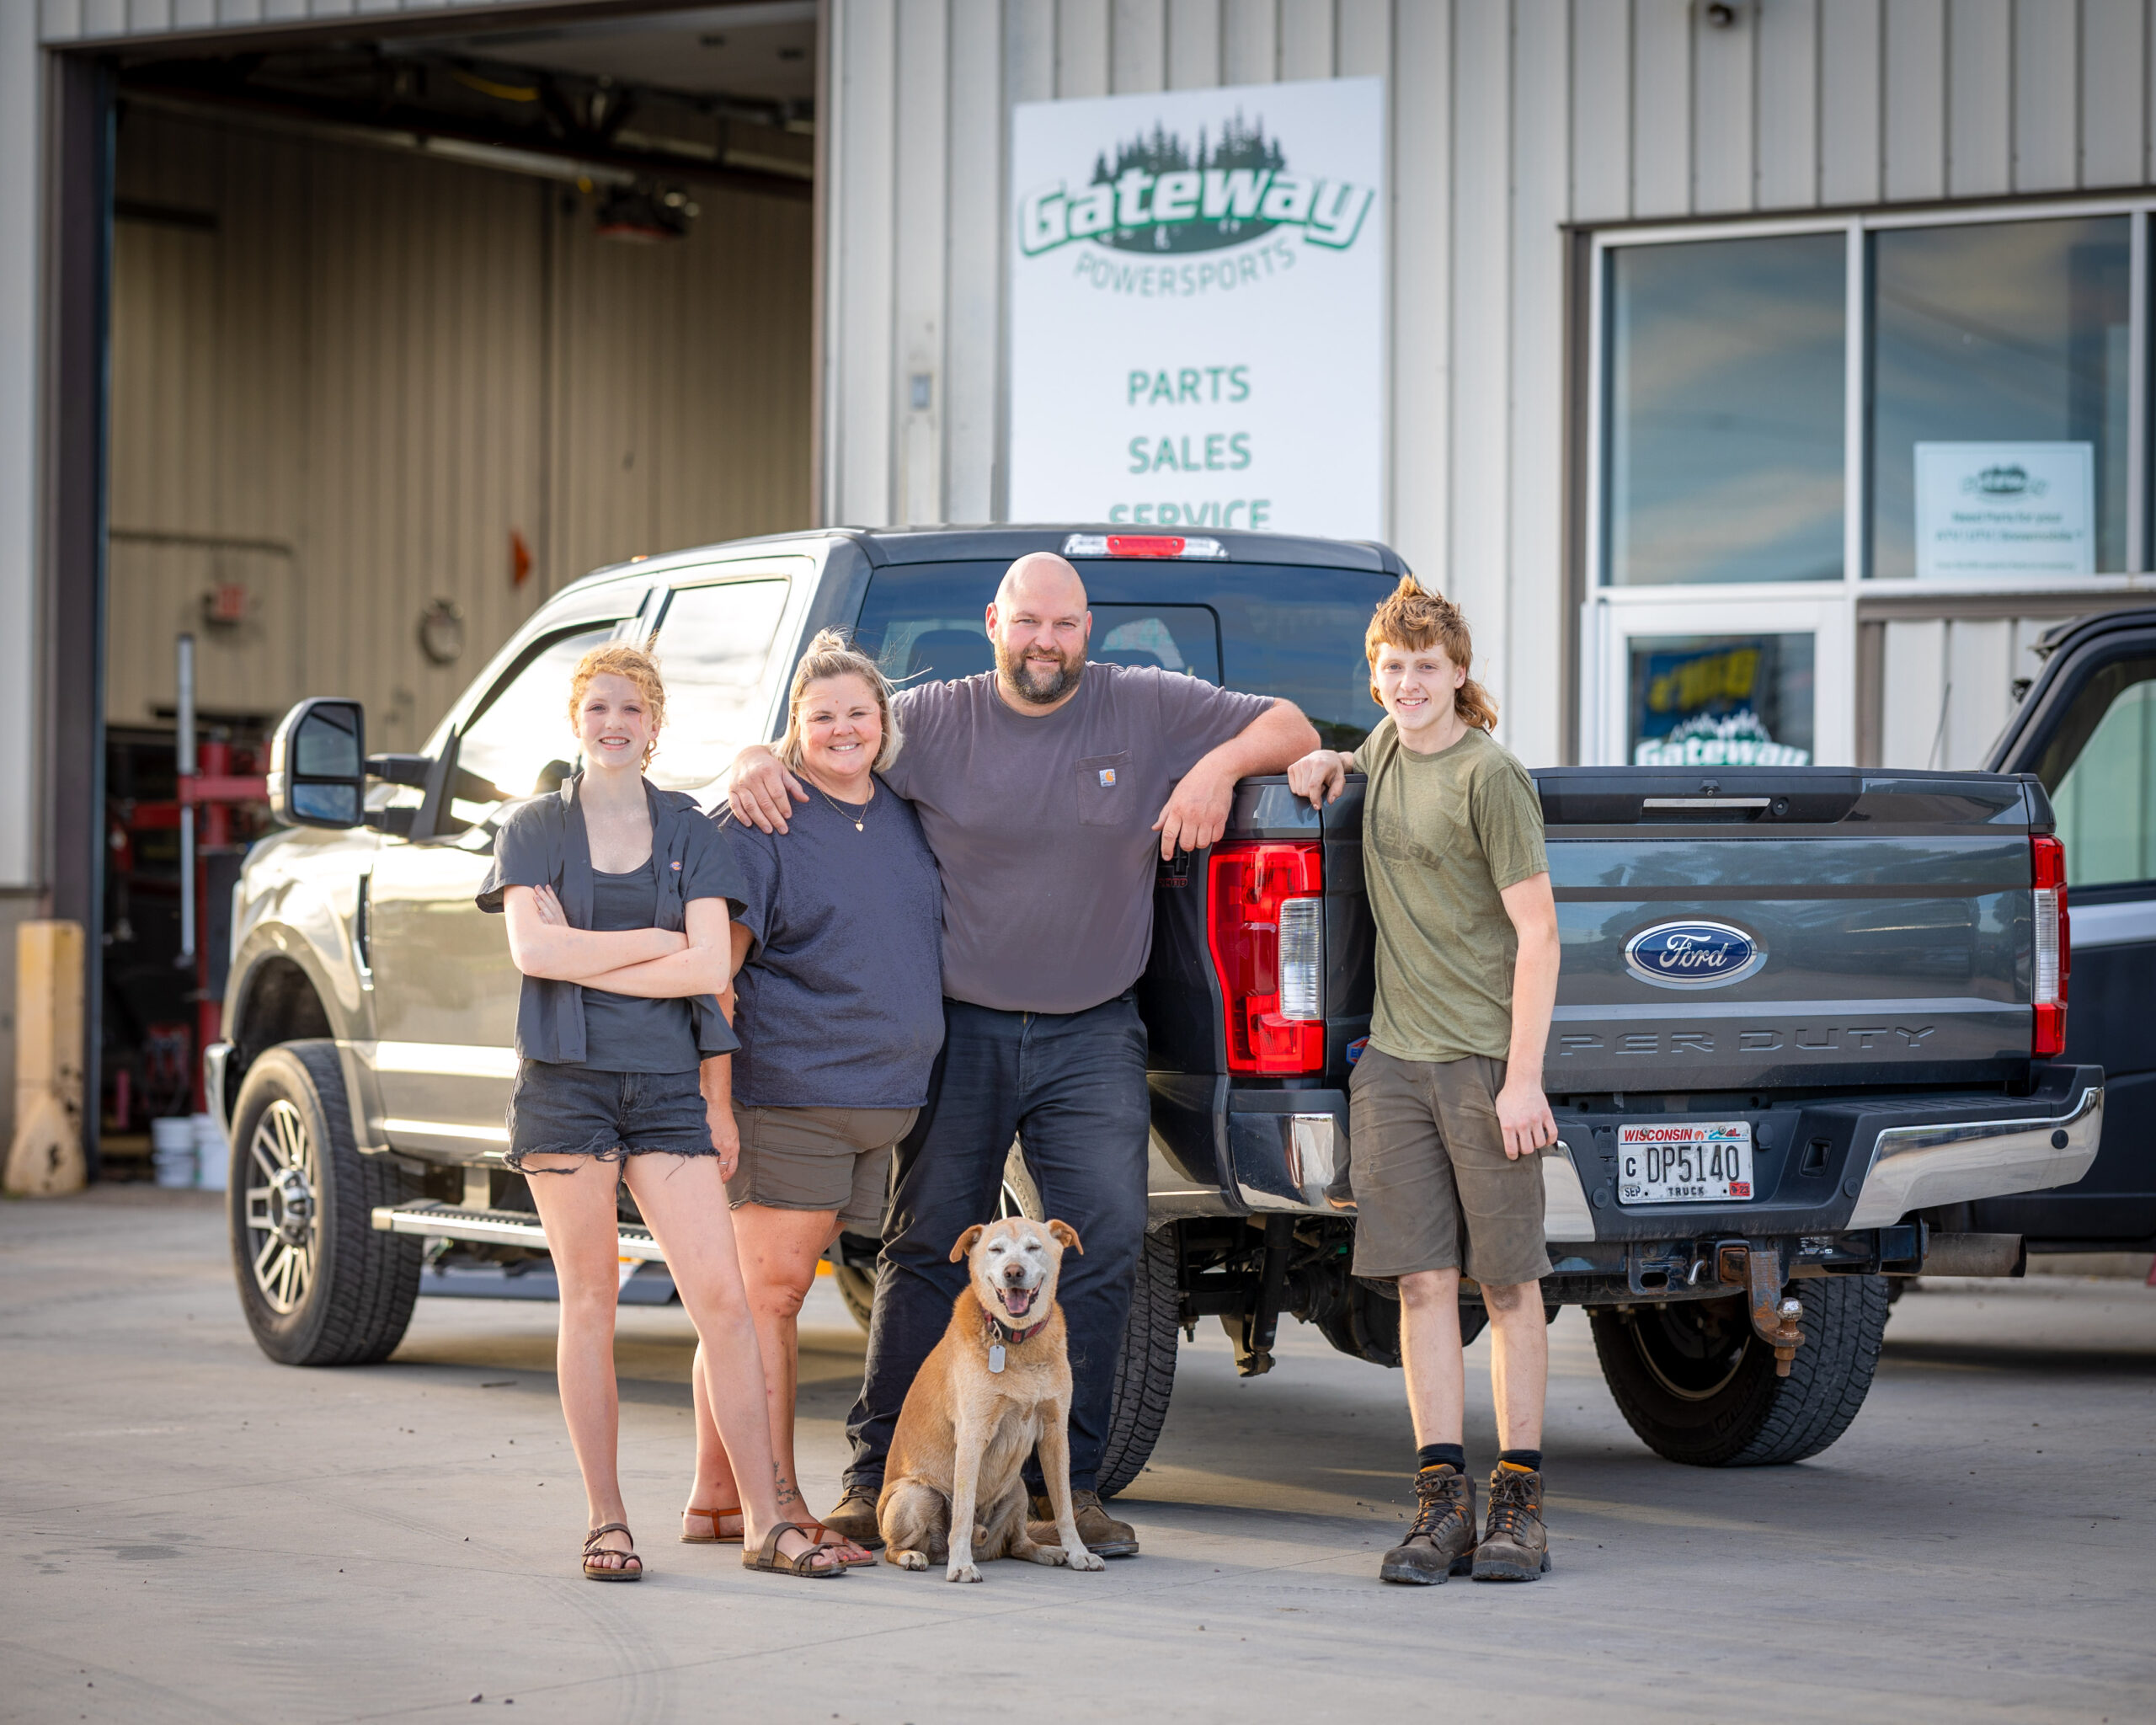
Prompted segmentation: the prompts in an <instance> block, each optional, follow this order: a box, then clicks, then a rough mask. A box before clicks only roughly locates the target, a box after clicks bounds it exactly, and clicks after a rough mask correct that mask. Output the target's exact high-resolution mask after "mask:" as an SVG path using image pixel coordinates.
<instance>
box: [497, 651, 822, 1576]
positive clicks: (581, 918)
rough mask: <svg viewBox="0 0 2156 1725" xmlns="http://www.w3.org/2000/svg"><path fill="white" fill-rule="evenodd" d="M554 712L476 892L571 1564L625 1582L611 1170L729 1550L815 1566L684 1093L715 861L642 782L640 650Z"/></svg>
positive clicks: (611, 654) (714, 925)
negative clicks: (562, 744) (500, 1023)
mask: <svg viewBox="0 0 2156 1725" xmlns="http://www.w3.org/2000/svg"><path fill="white" fill-rule="evenodd" d="M568 711H569V724H570V726H571V728H572V729H574V732H575V734H576V739H577V743H578V745H579V748H580V749H581V750H582V753H583V758H584V766H583V770H582V771H580V772H577V773H576V774H574V776H573V777H571V778H570V779H569V780H568V782H567V783H565V784H564V785H563V787H562V788H561V790H560V792H559V793H558V794H555V795H552V796H546V797H539V798H533V799H532V800H531V801H530V802H528V803H525V804H520V805H519V806H517V807H516V808H515V809H513V810H512V811H511V812H510V816H509V819H508V820H507V821H506V823H505V824H504V826H503V828H502V830H501V832H500V834H499V836H498V838H497V840H496V842H495V847H494V867H493V868H492V869H491V870H490V871H489V872H488V876H487V879H486V882H485V884H484V885H483V887H482V888H481V889H480V892H479V895H478V901H479V905H480V908H481V909H482V910H485V911H501V912H504V913H505V915H506V916H507V920H508V924H509V947H510V956H511V958H512V959H515V964H516V968H517V969H519V970H520V971H522V972H523V973H524V984H523V991H522V995H521V997H520V1000H519V1001H518V1005H517V1015H516V1051H517V1055H518V1062H517V1077H516V1087H515V1091H514V1092H513V1093H512V1095H511V1098H510V1118H509V1129H510V1149H509V1155H508V1157H507V1160H508V1162H509V1165H510V1167H513V1168H515V1169H516V1170H518V1171H519V1172H521V1173H523V1174H524V1175H526V1177H527V1178H528V1179H529V1180H530V1182H531V1194H532V1197H533V1199H534V1200H535V1202H536V1204H537V1205H538V1210H539V1219H540V1220H541V1221H542V1223H543V1224H544V1225H545V1227H546V1230H547V1247H548V1249H549V1250H550V1251H551V1252H552V1254H553V1259H554V1271H555V1274H556V1276H557V1277H558V1279H559V1282H560V1286H561V1334H560V1340H559V1342H558V1348H557V1355H556V1359H557V1371H558V1378H559V1381H560V1386H561V1394H562V1411H563V1415H564V1416H565V1417H566V1418H567V1420H568V1429H569V1442H570V1444H571V1445H572V1446H573V1447H574V1450H575V1451H576V1458H577V1466H579V1468H580V1469H581V1470H582V1471H583V1475H584V1497H585V1499H586V1503H587V1507H588V1509H589V1510H590V1531H589V1533H588V1534H587V1535H586V1536H585V1539H584V1557H583V1564H582V1567H583V1571H584V1575H585V1576H586V1577H587V1578H589V1579H590V1580H593V1581H639V1580H641V1579H643V1559H642V1558H640V1557H638V1556H637V1554H636V1551H635V1549H634V1542H633V1541H632V1539H631V1537H630V1534H629V1530H628V1525H627V1521H628V1516H627V1510H626V1509H624V1507H623V1505H622V1488H621V1482H620V1480H619V1478H618V1477H617V1475H616V1445H617V1443H618V1440H619V1436H620V1412H619V1401H618V1397H617V1393H616V1385H615V1381H614V1311H615V1302H616V1295H617V1293H618V1290H619V1281H618V1279H617V1276H616V1263H617V1259H618V1238H619V1236H617V1234H616V1210H615V1206H616V1188H617V1187H618V1185H619V1184H620V1183H621V1182H622V1180H625V1179H626V1180H627V1183H628V1187H629V1190H630V1192H631V1193H632V1194H634V1195H635V1198H636V1201H637V1209H638V1211H639V1212H640V1213H641V1215H643V1220H644V1221H645V1222H646V1223H647V1224H648V1226H649V1227H650V1229H651V1231H652V1235H653V1236H654V1238H655V1239H656V1240H657V1241H658V1242H659V1247H660V1249H661V1250H662V1251H663V1252H664V1253H665V1256H666V1266H667V1268H668V1270H669V1271H670V1273H671V1274H672V1275H673V1278H674V1285H675V1288H676V1289H678V1290H680V1295H681V1303H682V1304H683V1306H686V1308H687V1309H688V1313H689V1316H690V1319H691V1322H693V1323H694V1324H695V1325H696V1335H697V1338H698V1339H697V1348H696V1376H697V1381H696V1405H697V1407H698V1408H699V1409H705V1408H708V1409H710V1410H711V1411H712V1414H713V1415H714V1416H715V1418H716V1419H717V1421H718V1429H719V1431H720V1432H721V1433H722V1434H723V1441H724V1442H725V1443H726V1444H727V1445H729V1446H730V1447H731V1449H732V1451H733V1453H734V1455H735V1456H736V1457H737V1458H738V1459H739V1464H740V1474H741V1477H743V1478H744V1479H746V1480H747V1481H748V1482H750V1487H749V1489H748V1491H747V1492H746V1493H745V1494H744V1512H743V1513H744V1516H745V1517H746V1535H747V1538H748V1539H749V1541H750V1542H751V1543H752V1544H753V1545H754V1546H755V1555H754V1556H753V1557H751V1556H748V1555H747V1554H745V1553H744V1562H746V1563H747V1564H748V1566H749V1567H752V1568H756V1569H762V1570H766V1571H772V1572H776V1573H782V1574H787V1575H798V1576H813V1577H819V1578H829V1577H832V1576H835V1575H838V1574H841V1573H843V1572H842V1570H841V1567H840V1566H839V1563H838V1560H837V1558H836V1557H835V1555H834V1554H833V1553H832V1552H831V1551H830V1550H828V1549H826V1548H825V1547H824V1546H820V1545H819V1544H818V1543H816V1542H815V1541H814V1540H812V1539H810V1538H809V1537H808V1536H807V1535H803V1533H802V1532H801V1530H799V1529H798V1527H797V1526H795V1525H794V1524H793V1522H792V1520H791V1519H789V1518H787V1516H786V1515H784V1514H782V1512H781V1509H780V1507H779V1503H778V1500H777V1498H776V1495H775V1493H774V1492H773V1490H772V1487H771V1440H770V1437H769V1435H768V1434H767V1432H766V1429H765V1422H764V1418H763V1403H764V1396H763V1390H764V1370H763V1361H762V1359H761V1357H760V1354H758V1352H757V1343H756V1332H755V1326H754V1325H753V1323H752V1322H750V1315H749V1305H748V1300H747V1296H746V1295H745V1294H744V1290H743V1288H742V1283H741V1270H740V1266H739V1262H738V1261H737V1258H736V1256H735V1248H734V1231H733V1229H732V1228H731V1227H730V1226H728V1222H727V1215H726V1190H725V1187H724V1185H723V1172H724V1169H723V1152H722V1151H721V1150H720V1148H719V1147H718V1146H716V1145H714V1144H713V1143H712V1136H711V1130H710V1128H709V1126H708V1125H707V1124H706V1121H705V1117H704V1108H703V1103H702V1097H701V1096H700V1094H699V1092H698V1089H697V1067H698V1064H699V1062H700V1061H701V1060H702V1059H703V1058H704V1056H706V1055H712V1054H718V1053H721V1052H723V1051H726V1050H728V1049H733V1048H734V1047H735V1046H736V1044H735V1042H734V1037H733V1034H732V1033H731V1032H729V1031H728V1028H727V1027H726V1023H725V1020H724V1018H723V1017H722V1016H721V1014H720V1012H719V1010H718V999H717V996H718V995H720V994H722V993H723V992H724V991H725V990H726V988H727V985H728V976H729V974H730V971H731V968H732V966H731V961H730V951H731V948H730V946H729V939H728V927H729V921H728V911H729V909H730V907H731V905H732V903H734V902H735V901H737V900H738V898H739V892H738V889H737V886H736V883H735V880H734V871H733V869H732V868H731V867H730V866H729V864H728V859H727V856H726V853H725V851H724V850H723V847H722V846H720V845H719V844H718V841H717V838H716V836H715V835H714V834H713V832H712V829H711V825H710V823H708V822H707V821H706V820H704V819H703V817H702V815H701V814H699V813H698V812H697V809H696V804H695V803H694V801H693V800H692V799H691V798H687V797H685V796H681V795H679V794H676V793H670V792H666V791H662V790H660V789H659V788H657V787H656V786H654V785H652V784H649V783H648V782H646V780H645V778H644V776H643V769H644V766H646V764H647V763H648V761H650V759H651V752H652V750H653V748H654V746H655V745H656V744H657V742H658V740H659V728H660V726H661V725H662V724H664V720H665V713H666V692H665V689H664V686H663V685H662V684H661V682H660V681H659V669H658V667H657V666H656V665H654V663H653V662H652V660H651V659H650V657H649V656H648V654H644V653H643V652H641V651H639V650H638V649H636V648H633V647H627V646H606V647H597V648H594V649H592V650H591V651H590V653H587V654H584V658H583V659H582V660H580V661H579V663H578V665H577V667H576V670H575V672H574V674H573V676H571V678H570V682H569V709H568Z"/></svg>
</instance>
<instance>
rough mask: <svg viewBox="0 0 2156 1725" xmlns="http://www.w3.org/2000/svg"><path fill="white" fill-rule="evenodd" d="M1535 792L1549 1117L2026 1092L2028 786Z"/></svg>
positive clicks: (1977, 781) (1757, 780)
mask: <svg viewBox="0 0 2156 1725" xmlns="http://www.w3.org/2000/svg"><path fill="white" fill-rule="evenodd" d="M1535 778H1536V782H1537V784H1538V786H1539V788H1540V790H1541V793H1542V799H1543V809H1544V814H1545V821H1546V824H1547V827H1548V833H1549V840H1550V876H1551V880H1552V884H1553V885H1554V887H1555V889H1556V898H1557V911H1558V920H1559V925H1560V927H1561V932H1562V938H1563V942H1564V968H1563V970H1562V973H1561V979H1560V982H1559V985H1558V1005H1557V1011H1556V1022H1555V1023H1553V1025H1552V1027H1551V1030H1550V1048H1549V1055H1548V1058H1547V1061H1546V1067H1545V1086H1546V1087H1547V1088H1548V1089H1549V1090H1550V1092H1551V1093H1552V1095H1557V1094H1561V1093H1566V1092H1582V1091H1588V1092H1605V1091H1626V1090H1636V1091H1643V1092H1686V1091H1694V1090H1701V1091H1710V1090H1711V1091H1732V1090H1740V1089H1745V1088H1749V1087H1758V1088H1763V1089H1764V1088H1777V1089H1779V1088H1785V1087H1798V1086H1801V1087H1812V1086H1819V1085H1844V1084H1863V1085H1866V1086H1875V1085H1903V1084H1909V1085H1917V1084H1922V1085H1967V1084H1972V1083H1973V1084H1992V1083H2002V1082H2008V1081H2013V1080H2015V1079H2016V1078H2021V1077H2025V1076H2026V1074H2027V1072H2028V1070H2029V1060H2030V1040H2031V1006H2030V1001H2031V966H2032V962H2033V951H2034V942H2035V934H2034V926H2033V911H2034V899H2033V895H2032V889H2031V882H2032V876H2031V849H2030V838H2031V833H2032V831H2045V830H2048V829H2049V826H2050V809H2049V807H2048V805H2047V804H2046V803H2045V801H2044V798H2043V793H2042V791H2041V788H2039V787H2037V786H2036V785H2035V784H2034V783H2033V782H2029V781H2026V780H2021V779H2015V778H2009V777H1999V776H1995V775H1991V774H1983V773H1937V774H1929V775H1924V776H1921V777H1917V776H1912V775H1908V774H1897V773H1883V772H1854V771H1841V770H1836V769H1806V768H1779V769H1772V770H1756V771H1751V772H1715V773H1712V774H1710V776H1708V777H1702V776H1701V775H1700V773H1698V772H1690V773H1672V772H1666V771H1655V770H1647V769H1625V768H1614V769H1593V770H1588V769H1578V768H1572V769H1559V770H1554V771H1545V772H1538V773H1537V774H1536V775H1535Z"/></svg>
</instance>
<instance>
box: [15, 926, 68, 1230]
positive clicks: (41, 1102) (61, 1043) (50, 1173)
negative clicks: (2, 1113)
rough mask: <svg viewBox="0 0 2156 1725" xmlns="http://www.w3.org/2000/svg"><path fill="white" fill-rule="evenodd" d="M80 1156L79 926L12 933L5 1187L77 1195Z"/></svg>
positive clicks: (36, 1194)
mask: <svg viewBox="0 0 2156 1725" xmlns="http://www.w3.org/2000/svg"><path fill="white" fill-rule="evenodd" d="M86 1178H87V1169H86V1167H85V1164H84V1162H83V925H82V924H81V923H79V922H61V921H54V922H25V923H23V924H22V925H20V927H18V928H17V929H16V931H15V1141H14V1143H13V1145H12V1146H9V1148H8V1168H7V1175H6V1186H7V1189H8V1192H9V1193H10V1194H13V1195H15V1196H17V1197H26V1198H52V1197H56V1196H57V1195H58V1194H61V1193H63V1192H79V1191H80V1190H81V1189H82V1188H83V1183H84V1181H85V1179H86Z"/></svg>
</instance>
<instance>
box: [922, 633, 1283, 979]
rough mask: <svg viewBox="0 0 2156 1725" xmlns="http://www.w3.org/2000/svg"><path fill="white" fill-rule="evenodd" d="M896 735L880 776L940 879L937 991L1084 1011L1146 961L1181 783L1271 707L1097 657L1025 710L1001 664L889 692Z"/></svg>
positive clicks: (1260, 699)
mask: <svg viewBox="0 0 2156 1725" xmlns="http://www.w3.org/2000/svg"><path fill="white" fill-rule="evenodd" d="M898 704H899V717H900V719H901V721H902V722H903V724H905V736H906V741H905V750H903V751H902V752H901V753H900V754H899V758H898V759H897V761H894V762H893V763H892V765H891V767H890V769H889V771H888V772H885V774H884V775H883V777H884V779H885V782H887V783H889V785H890V787H891V788H892V789H893V790H894V791H896V792H897V793H899V795H900V796H902V797H905V798H909V799H910V801H911V802H912V803H913V804H914V807H915V809H917V810H918V811H919V813H920V815H921V830H922V831H923V832H924V833H926V835H927V837H928V846H929V848H930V849H931V851H933V852H935V853H936V861H937V865H938V866H939V867H940V868H942V874H943V992H944V993H945V994H947V995H949V996H951V997H952V998H953V999H954V1000H961V1001H971V1002H972V1003H973V1004H974V1005H975V1006H981V1007H995V1008H996V1009H997V1010H999V1011H1002V1012H1084V1011H1086V1009H1087V1008H1088V1007H1097V1006H1098V1005H1100V1004H1101V1002H1102V1001H1110V1000H1113V999H1114V998H1115V997H1116V996H1118V995H1119V994H1121V993H1122V992H1123V991H1124V990H1125V989H1127V988H1129V986H1130V985H1131V984H1132V983H1134V982H1135V981H1137V980H1138V978H1139V975H1140V974H1141V973H1142V972H1143V971H1144V970H1145V959H1146V956H1147V953H1149V951H1150V948H1151V946H1152V942H1153V876H1154V873H1155V868H1156V867H1157V865H1158V863H1159V860H1160V846H1161V836H1160V835H1159V834H1158V833H1156V832H1155V831H1154V830H1152V826H1153V822H1154V821H1155V820H1156V819H1158V818H1159V815H1160V813H1161V804H1164V803H1166V801H1167V800H1168V793H1170V791H1171V790H1172V789H1173V788H1174V787H1175V783H1176V781H1177V780H1178V779H1180V778H1181V777H1182V776H1183V775H1184V774H1185V773H1187V772H1189V771H1190V769H1191V768H1192V767H1193V766H1196V765H1197V764H1198V759H1199V757H1200V756H1203V755H1205V754H1207V753H1209V752H1210V751H1211V750H1214V749H1216V748H1218V747H1219V745H1221V744H1223V743H1225V742H1226V741H1228V740H1229V739H1230V738H1231V737H1234V736H1235V735H1236V734H1239V733H1240V732H1241V731H1242V730H1243V729H1245V728H1246V727H1247V726H1248V725H1249V724H1250V723H1251V720H1253V719H1255V718H1257V716H1258V715H1259V714H1260V713H1263V712H1265V711H1266V710H1267V708H1269V707H1271V706H1272V705H1273V702H1272V698H1271V697H1269V696H1265V695H1243V694H1237V693H1235V692H1233V691H1231V690H1228V689H1220V688H1216V687H1214V686H1213V685H1212V684H1210V683H1209V682H1205V681H1203V680H1201V679H1199V678H1198V677H1194V676H1181V675H1179V674H1177V673H1176V672H1173V671H1166V670H1159V669H1157V668H1154V667H1150V666H1145V667H1133V666H1129V665H1107V664H1100V663H1095V664H1090V665H1087V666H1086V674H1085V678H1084V681H1081V683H1080V684H1079V686H1078V692H1077V693H1076V694H1075V695H1074V696H1072V697H1071V698H1070V701H1069V702H1066V703H1065V705H1063V706H1062V707H1060V708H1057V709H1056V710H1055V711H1054V713H1049V714H1048V715H1047V716H1046V717H1045V718H1021V717H1020V716H1019V715H1018V714H1017V713H1013V712H1012V711H1011V709H1010V708H1008V707H1007V706H1006V705H1005V704H1004V701H1003V697H1001V695H1000V694H998V693H997V692H996V689H995V672H993V671H983V672H981V673H980V674H979V675H978V676H970V677H962V678H960V679H959V680H958V681H956V682H949V683H927V684H924V685H923V686H921V687H919V688H914V689H909V690H907V691H906V692H905V693H904V694H902V695H900V696H899V698H898Z"/></svg>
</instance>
